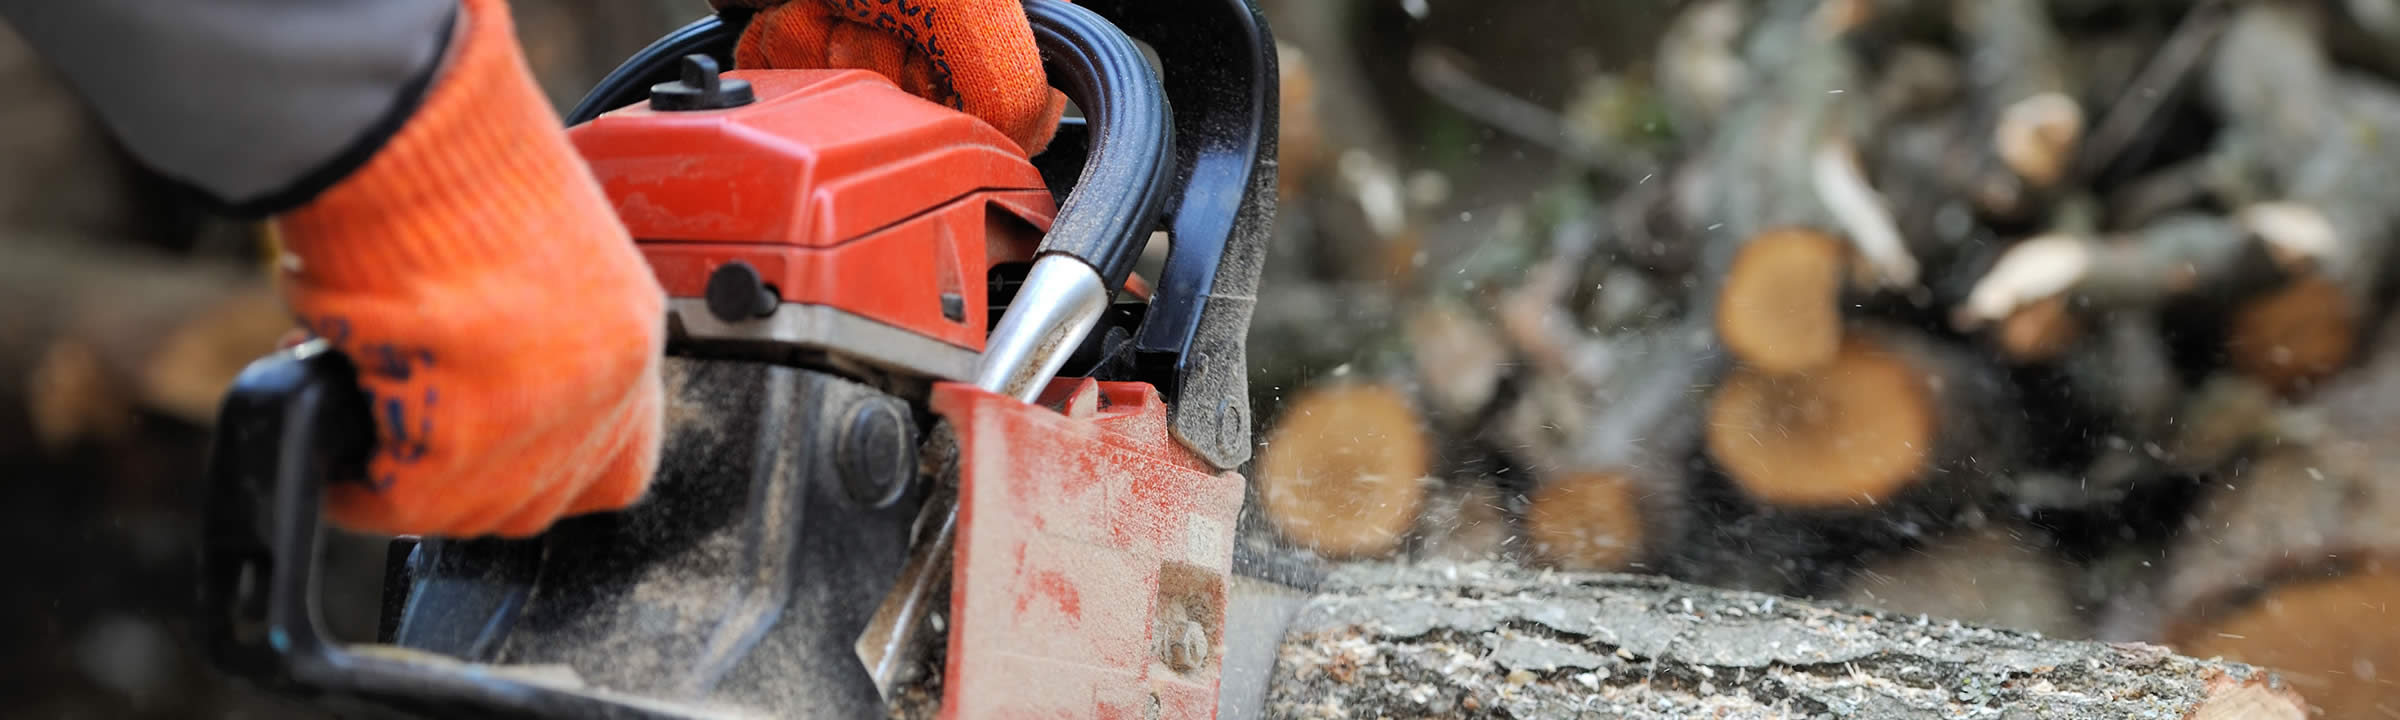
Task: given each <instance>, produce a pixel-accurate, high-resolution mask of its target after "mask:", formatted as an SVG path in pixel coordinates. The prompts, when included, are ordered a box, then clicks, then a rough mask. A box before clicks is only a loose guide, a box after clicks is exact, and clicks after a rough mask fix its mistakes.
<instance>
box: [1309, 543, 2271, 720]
mask: <svg viewBox="0 0 2400 720" xmlns="http://www.w3.org/2000/svg"><path fill="white" fill-rule="evenodd" d="M2228 713H2233V714H2228ZM1266 715H1267V716H1268V717H1309V718H1328V717H1354V718H1431V717H1442V718H1535V717H1540V718H1549V717H1614V718H1689V717H1710V718H1770V717H1773V718H1782V717H1845V718H1863V719H1867V720H1876V719H1884V718H1986V717H1988V718H2001V717H2042V718H2140V717H2156V718H2227V717H2257V718H2295V719H2296V718H2302V717H2306V715H2305V711H2304V710H2303V705H2302V700H2301V699H2300V697H2299V696H2298V695H2297V693H2295V692H2293V691H2292V690H2291V689H2290V688H2289V687H2288V686H2287V685H2286V684H2285V683H2283V681H2282V680H2281V679H2280V678H2278V677H2276V676H2274V675H2272V674H2270V673H2268V672H2265V671H2262V670H2259V669H2256V668H2252V667H2250V666H2247V665H2241V664H2237V663H2226V662H2216V661H2208V660H2199V659H2194V658H2189V657H2183V656H2178V655H2174V654H2172V653H2170V652H2168V651H2166V650H2164V649H2162V648H2158V647H2155V646H2148V645H2138V644H2105V643H2096V642H2084V641H2059V640H2052V639H2049V638H2045V637H2042V636H2040V635H2038V634H2033V633H2027V632H2018V631H2011V630H2000V629H1991V628H1985V627H1978V626H1972V625H1965V624H1961V623H1955V622H1947V621H1936V620H1931V619H1928V618H1921V617H1910V616H1902V615H1895V614H1888V613H1881V612H1875V611H1868V610H1862V609H1855V608H1851V607H1847V606H1840V605H1831V604H1816V603H1808V602H1800V601H1795V600H1792V599H1789V598H1782V597H1778V596H1774V595H1767V594H1760V593H1750V592H1738V591H1727V590H1718V589H1713V588H1708V587H1703V586H1698V585H1691V584H1685V583H1680V582H1675V581H1670V580H1665V579H1659V578H1650V577H1637V576H1627V575H1613V574H1577V573H1552V572H1535V571H1530V570H1524V569H1518V568H1510V567H1504V566H1499V565H1493V564H1486V563H1473V564H1450V563H1432V564H1425V565H1417V566H1392V565H1361V566H1353V567H1347V568H1343V569H1341V570H1338V571H1336V572H1335V573H1334V574H1333V575H1331V576H1330V577H1328V578H1327V580H1326V582H1325V584H1324V585H1322V586H1321V589H1320V591H1319V594H1318V595H1317V596H1316V597H1315V598H1314V599H1312V600H1311V601H1310V602H1309V603H1308V605H1307V606H1305V607H1304V608H1302V609H1301V611H1300V612H1299V614H1298V615H1297V616H1296V617H1295V619H1294V620H1293V623H1292V626H1291V627H1290V628H1289V629H1288V630H1287V632H1286V634H1285V640H1284V642H1283V645H1282V648H1281V649H1280V651H1279V656H1278V659H1277V663H1276V667H1275V670H1274V672H1273V684H1272V686H1271V689H1270V690H1269V696H1268V707H1267V712H1266Z"/></svg>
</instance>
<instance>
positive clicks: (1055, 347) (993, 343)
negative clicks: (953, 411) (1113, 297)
mask: <svg viewBox="0 0 2400 720" xmlns="http://www.w3.org/2000/svg"><path fill="white" fill-rule="evenodd" d="M1107 309H1108V288H1107V287H1106V286H1104V285H1102V284H1101V283H1100V273H1099V272H1098V271H1096V270H1093V269H1092V266H1091V265H1089V264H1086V263H1084V262H1083V261H1081V260H1077V259H1075V258H1073V257H1070V256H1066V255H1045V256H1043V257H1042V259H1040V260H1036V261H1034V263H1033V269H1032V270H1031V271H1029V272H1027V273H1026V274H1025V284H1024V285H1023V286H1021V287H1020V288H1018V290H1017V296H1016V299H1014V300H1011V301H1009V303H1008V312H1007V313H1005V314H1002V315H1001V316H1000V324H999V325H998V326H996V327H993V328H992V335H991V339H990V340H989V341H988V342H986V343H984V350H983V365H982V367H979V368H977V369H976V371H975V385H976V386H978V387H981V388H983V389H985V390H989V391H991V392H994V393H998V394H1001V395H1007V396H1009V397H1013V398H1016V399H1019V400H1023V401H1026V402H1033V400H1034V398H1036V397H1039V396H1040V395H1041V393H1042V388H1044V387H1046V386H1048V385H1049V381H1050V378H1051V376H1054V375H1057V374H1058V369H1059V368H1061V367H1064V366H1065V365H1066V364H1067V357H1068V356H1069V355H1073V354H1074V353H1075V347H1076V346H1077V345H1080V344H1082V343H1083V336H1084V335H1086V334H1088V333H1090V332H1091V331H1092V327H1093V326H1094V325H1098V324H1100V314H1101V312H1103V311H1105V310H1107Z"/></svg>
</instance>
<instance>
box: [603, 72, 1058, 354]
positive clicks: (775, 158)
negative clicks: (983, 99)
mask: <svg viewBox="0 0 2400 720" xmlns="http://www.w3.org/2000/svg"><path fill="white" fill-rule="evenodd" d="M724 77H725V78H728V79H734V80H743V81H747V82H749V83H750V84H751V87H752V88H753V91H754V92H755V93H756V95H757V100H756V101H755V102H752V103H749V104H747V105H742V106H739V107H733V108H726V109H723V110H708V111H688V110H686V111H657V110H652V109H650V108H649V107H647V106H644V105H633V106H628V107H625V108H621V109H618V110H615V111H612V112H609V113H606V114H603V115H601V116H600V117H598V118H596V119H594V120H592V121H591V122H588V123H584V124H582V125H578V126H576V127H574V128H572V129H571V130H570V131H569V136H570V137H571V138H572V140H573V142H574V143H575V145H576V147H577V148H578V150H579V151H580V152H581V153H582V155H583V157H584V159H585V161H586V162H587V163H588V164H589V165H590V166H591V168H592V172H593V174H594V175H595V176H596V177H597V178H598V179H599V181H600V186H601V189H602V190H603V191H604V192H605V193H606V194H607V196H608V198H609V201H610V202H611V203H612V204H613V205H614V206H615V208H616V212H617V217H619V218H620V219H621V220H622V221H623V222H624V224H625V227H626V229H627V230H628V231H629V232H630V233H631V234H632V235H633V237H634V238H635V241H636V242H637V243H639V244H640V245H641V248H642V253H643V255H645V256H646V257H647V258H648V259H649V261H650V265H651V267H652V268H653V270H654V271H655V272H656V273H657V275H658V279H659V282H660V284H661V285H662V286H664V288H665V289H666V291H667V295H668V297H670V298H674V299H696V298H700V297H702V296H703V295H704V290H705V288H706V286H707V284H708V278H709V275H710V273H713V272H715V271H716V270H717V268H718V267H720V266H722V265H724V264H726V263H728V262H732V261H736V260H739V261H742V262H745V263H747V264H749V265H750V266H752V267H753V268H756V269H757V270H758V273H759V275H760V276H762V277H763V278H764V279H765V280H766V283H767V285H768V286H770V287H771V288H772V289H773V290H774V292H775V293H776V294H777V295H778V296H780V297H781V298H782V300H783V301H784V302H786V303H793V304H800V305H808V306H816V307H823V308H831V309H834V310H838V311H841V312H844V313H848V314H850V315H854V316H857V317H860V318H864V319H867V320H870V321H873V322H876V323H879V324H882V325H885V326H888V327H890V328H894V329H898V330H901V331H903V332H906V333H908V334H911V335H916V336H922V337H926V338H931V339H934V340H938V341H940V342H942V343H945V344H948V345H952V346H955V347H958V348H962V349H966V350H972V351H980V350H982V348H983V343H984V335H985V331H986V329H987V325H988V320H989V316H988V314H987V309H986V302H987V298H986V293H985V273H986V271H987V270H989V269H990V268H991V267H992V266H993V265H997V264H1000V263H1005V262H1012V261H1022V260H1027V259H1029V258H1031V256H1032V254H1033V250H1034V247H1035V245H1036V244H1038V243H1039V242H1040V239H1041V233H1042V232H1043V231H1046V230H1048V228H1049V226H1050V220H1051V218H1052V217H1053V216H1054V215H1055V214H1056V213H1057V207H1056V205H1055V203H1053V201H1052V199H1051V195H1050V192H1049V190H1047V189H1046V187H1045V186H1044V184H1043V182H1042V176H1041V173H1040V172H1038V171H1036V170H1035V169H1034V167H1033V165H1032V164H1031V163H1030V162H1028V161H1027V160H1026V159H1025V157H1024V156H1023V155H1022V154H1020V153H1019V152H1018V151H1017V149H1016V146H1015V145H1014V144H1013V143H1011V142H1009V140H1008V138H1007V137H1006V136H1003V135H1001V134H1000V132H999V131H998V130H995V129H993V128H992V127H991V126H990V125H988V124H986V123H983V122H982V121H979V120H977V119H975V118H974V117H972V116H969V115H966V114H963V113H960V112H958V111H955V110H951V109H949V108H947V107H943V106H941V105H938V104H935V103H933V102H929V101H927V100H924V99H922V98H918V97H916V96H914V95H910V94H908V93H907V92H905V91H902V90H901V89H900V88H899V87H897V86H895V85H894V84H892V82H891V81H890V80H887V79H885V78H884V77H883V76H881V75H877V74H875V73H873V72H869V71H864V70H741V71H734V72H728V73H725V74H724ZM945 295H949V296H953V297H955V298H957V301H958V302H960V303H962V304H963V312H955V311H956V310H960V309H962V308H952V310H953V311H954V312H951V313H945V311H944V307H943V298H944V296H945ZM819 340H823V339H819ZM840 340H841V339H840V338H832V339H831V342H829V343H827V344H830V345H832V346H834V347H836V348H838V347H839V346H840Z"/></svg>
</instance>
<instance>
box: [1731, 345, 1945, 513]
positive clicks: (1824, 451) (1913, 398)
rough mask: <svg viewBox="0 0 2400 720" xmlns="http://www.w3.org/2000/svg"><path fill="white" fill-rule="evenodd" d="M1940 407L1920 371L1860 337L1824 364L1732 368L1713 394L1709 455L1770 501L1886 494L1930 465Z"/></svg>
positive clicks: (1870, 498)
mask: <svg viewBox="0 0 2400 720" xmlns="http://www.w3.org/2000/svg"><path fill="white" fill-rule="evenodd" d="M1934 406H1935V399H1934V397H1933V395H1932V392H1931V389H1930V388H1928V387H1927V386H1926V384H1925V382H1924V380H1923V378H1922V376H1921V375H1920V373H1919V372H1918V370H1917V369H1915V368H1913V367H1911V366H1910V365H1909V364H1908V363H1907V362H1906V361H1904V360H1902V359H1901V358H1900V357H1899V356H1897V355H1894V354H1892V353H1890V352H1888V351H1886V350H1885V349H1883V348H1880V347H1877V345H1876V344H1875V343H1873V342H1871V341H1869V340H1867V339H1865V338H1859V337H1855V336H1854V337H1852V338H1850V339H1848V340H1846V341H1845V342H1844V343H1843V344H1842V348H1841V351H1840V353H1839V354H1838V355H1837V356H1836V357H1835V358H1834V360H1833V362H1832V363H1831V364H1829V365H1827V366H1826V367H1825V368H1823V369H1820V370H1815V371H1810V372H1807V373H1803V374H1798V375H1790V376H1781V377H1778V376H1772V375H1768V374H1765V373H1761V372H1758V371H1756V370H1753V369H1749V368H1741V369H1737V370H1735V371H1734V372H1733V374H1732V375H1730V376H1729V377H1727V378H1726V380H1725V383H1724V384H1723V385H1722V386H1720V387H1719V388H1718V389H1717V392H1716V395H1715V396H1714V397H1712V398H1710V401H1709V409H1708V412H1709V423H1708V441H1707V444H1708V453H1709V455H1710V457H1712V458H1714V459H1715V460H1716V462H1717V463H1718V464H1720V465H1722V466H1724V468H1725V469H1726V471H1727V472H1728V473H1729V474H1731V475H1732V477H1733V479H1734V481H1735V483H1736V484H1737V485H1739V486H1740V487H1741V488H1742V489H1743V490H1744V491H1745V492H1747V493H1748V494H1749V495H1750V496H1751V497H1752V498H1753V499H1756V500H1758V501H1760V502H1764V503H1767V504H1770V505H1779V506H1786V507H1828V506H1833V507H1838V506H1849V505H1859V504H1867V503H1874V502H1880V501H1883V500H1886V499H1890V498H1892V497H1893V496H1895V495H1897V494H1898V493H1900V492H1901V491H1903V490H1905V489H1907V488H1908V487H1909V486H1911V485H1912V484H1913V483H1915V482H1916V481H1917V479H1918V478H1919V477H1920V476H1922V475H1923V473H1924V471H1925V469H1926V466H1927V465H1928V464H1930V463H1931V461H1932V449H1933V443H1934V440H1935V430H1936V420H1935V418H1934V411H1935V407H1934Z"/></svg>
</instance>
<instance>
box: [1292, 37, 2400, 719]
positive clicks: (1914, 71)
mask: <svg viewBox="0 0 2400 720" xmlns="http://www.w3.org/2000/svg"><path fill="white" fill-rule="evenodd" d="M2394 6H2395V4H2393V3H2377V2H2346V3H2336V2H2301V1H2298V0H2245V1H2238V2H2236V1H2227V2H2206V1H2203V2H2191V3H2164V2H2127V1H2122V0H2120V1H2115V2H2104V1H2099V0H2087V1H2080V2H2078V1H2069V0H2050V1H2048V2H2043V1H2037V0H2025V1H2023V2H2015V1H2008V0H1823V1H1819V0H1747V1H1744V0H1699V1H1696V2H1689V3H1683V4H1681V5H1680V6H1679V9H1678V10H1677V12H1678V13H1679V15H1678V16H1676V17H1675V19H1674V20H1673V21H1672V22H1671V23H1670V24H1669V26H1668V27H1667V29H1666V31H1665V32H1663V33H1661V34H1660V40H1659V42H1658V45H1657V47H1656V49H1655V57H1654V59H1653V61H1652V63H1650V64H1649V65H1648V66H1647V67H1643V68H1640V69H1639V71H1638V72H1633V73H1627V74H1624V75H1619V76H1611V77H1607V78H1604V79H1601V80H1595V81H1594V82H1593V83H1592V84H1591V89H1590V93H1588V95H1589V96H1588V97H1582V98H1577V99H1575V100H1574V101H1573V102H1571V103H1569V104H1570V105H1571V107H1568V108H1566V109H1563V110H1560V111H1557V113H1558V115H1557V117H1558V118H1559V119H1560V123H1561V126H1562V127H1564V128H1565V129H1564V130H1562V131H1561V132H1562V133H1563V136H1564V137H1553V138H1543V140H1545V141H1547V142H1550V143H1551V144H1552V145H1554V146H1556V147H1558V148H1560V149H1561V154H1562V156H1570V158H1571V159H1572V160H1573V164H1577V165H1579V167H1580V168H1581V169H1580V170H1579V171H1577V172H1576V173H1573V175H1574V177H1573V180H1572V182H1568V183H1565V189H1563V190H1558V191H1555V192H1548V193H1545V194H1544V195H1543V196H1542V197H1539V198H1535V199H1533V200H1530V201H1528V202H1526V203H1525V204H1524V206H1523V207H1520V208H1515V209H1513V210H1512V213H1513V214H1512V215H1511V217H1512V219H1513V221H1512V222H1509V223H1501V224H1499V225H1496V226H1495V229H1494V230H1492V231H1491V234H1490V235H1489V236H1488V237H1486V238H1484V240H1483V242H1484V243H1486V244H1487V245H1488V246H1489V247H1486V248H1481V249H1479V250H1478V251H1477V252H1475V253H1472V254H1471V255H1470V257H1471V259H1472V260H1471V261H1470V262H1463V263H1460V264H1454V265H1434V266H1429V267H1426V268H1423V269H1422V270H1420V271H1419V273H1418V278H1419V279H1418V280H1415V281H1412V282H1411V283H1408V284H1406V288H1405V289H1404V290H1401V291H1395V292H1391V293H1387V294H1385V295H1377V296H1375V297H1373V298H1371V299H1358V296H1356V295H1354V294H1350V293H1348V292H1346V291H1345V290H1344V289H1343V288H1340V287H1330V286H1327V287H1318V288H1316V289H1314V290H1311V289H1308V288H1297V289H1295V288H1282V289H1277V288H1270V289H1269V290H1268V291H1267V292H1268V293H1269V294H1278V293H1280V294H1279V295H1277V297H1279V298H1281V301H1280V302H1273V301H1271V302H1266V303H1262V308H1261V315H1260V319H1259V327H1258V329H1257V331H1256V332H1258V333H1259V334H1260V338H1261V339H1260V340H1259V341H1256V342H1254V343H1253V347H1258V348H1261V350H1260V351H1259V352H1260V353H1261V354H1262V356H1264V357H1262V359H1261V364H1262V370H1261V373H1262V375H1261V377H1260V380H1259V382H1258V383H1257V385H1258V386H1259V387H1260V388H1261V390H1260V391H1259V392H1260V393H1261V398H1260V405H1261V407H1263V408H1267V409H1268V410H1267V411H1268V412H1271V413H1273V415H1274V417H1273V418H1271V424H1270V425H1269V431H1268V432H1267V433H1266V435H1265V436H1264V437H1263V438H1262V440H1261V442H1262V447H1261V450H1260V456H1259V459H1258V462H1257V465H1256V467H1255V468H1254V470H1253V472H1252V473H1251V474H1252V477H1253V478H1254V502H1253V505H1254V506H1255V507H1256V508H1257V510H1258V513H1259V514H1260V515H1261V516H1262V518H1263V520H1264V522H1263V523H1262V524H1263V525H1264V526H1265V527H1266V528H1267V529H1268V530H1269V531H1270V532H1271V533H1272V535H1273V536H1274V537H1275V538H1276V539H1278V540H1279V541H1281V542H1284V543H1288V544H1290V545H1292V546H1297V547H1300V548H1304V549H1307V550H1309V551H1312V552H1315V553H1317V554H1319V555H1321V556H1324V557H1326V558H1331V559H1335V560H1364V559H1374V560H1390V559H1410V558H1435V557H1441V558H1471V559H1480V558H1497V559H1501V560H1507V561H1514V562H1522V563H1528V564H1536V565H1541V566H1547V567H1558V568H1564V569H1576V570H1609V571H1627V572H1637V573H1655V574H1662V575H1667V576H1671V577H1675V578H1678V579H1683V580H1691V581H1698V582H1703V583H1708V584H1713V585H1718V586H1726V587H1737V588H1743V589H1752V590H1764V591H1769V592H1777V593H1784V594H1788V595H1792V596H1800V597H1818V598H1825V599H1830V600H1847V601H1852V602H1857V603H1862V604H1868V605H1878V606H1882V607H1885V608H1887V609H1894V610H1900V611H1904V612H1911V613H1916V612H1923V613H1928V614H1930V615H1933V616H1936V617H1950V618H1959V619H1965V620H1972V621H1980V622H1990V623H1996V624H2005V625H2011V626H2016V627H2022V628H2028V629H2034V630H2039V631H2042V632H2045V633H2049V634H2053V635H2059V636H2068V637H2093V638H2101V639H2109V640H2135V641H2147V642H2156V643H2161V644H2165V645H2168V646H2171V647H2173V648H2175V649H2177V650H2179V651H2184V652H2188V653H2193V654H2197V655H2200V656H2203V657H2206V656H2210V655H2223V656H2225V657H2228V658H2232V659H2237V660H2244V661H2249V662H2256V663H2260V664H2265V665H2269V666H2274V667H2277V668H2279V669H2282V670H2285V671H2286V672H2287V673H2288V674H2289V676H2290V677H2292V678H2293V679H2294V681H2295V683H2297V684H2298V685H2299V686H2300V688H2301V689H2302V691H2303V692H2304V693H2305V694H2307V695H2308V696H2309V698H2310V700H2311V701H2312V702H2315V703H2317V704H2318V705H2321V706H2323V707H2324V708H2326V709H2327V710H2328V712H2329V713H2330V715H2331V716H2336V717H2359V716H2372V714H2373V713H2372V712H2371V710H2370V709H2372V708H2376V707H2379V705H2378V703H2380V707H2400V686H2395V685H2393V684H2391V683H2389V682H2387V681H2382V680H2378V679H2377V674H2378V668H2383V669H2388V670H2392V671H2394V672H2400V622H2394V620H2395V617H2393V616H2390V615H2389V613H2391V612H2394V609H2395V608H2400V567H2394V568H2391V569H2389V570H2387V568H2386V566H2385V564H2384V563H2386V562H2387V561H2392V560H2393V559H2395V558H2400V444H2395V441H2400V338H2388V339H2387V337H2386V335H2387V333H2385V332H2383V331H2384V330H2385V328H2386V327H2387V326H2394V324H2395V323H2400V316H2394V315H2392V314H2391V313H2389V312H2388V309H2389V305H2390V302H2389V297H2390V295H2391V294H2392V291H2393V290H2394V289H2395V288H2394V287H2393V286H2394V285H2395V284H2400V283H2392V282H2389V278H2390V277H2391V275H2392V272H2393V264H2394V262H2395V259H2394V258H2392V257H2391V253H2388V252H2387V249H2388V248H2389V247H2391V242H2392V238H2393V236H2394V234H2395V232H2400V226H2396V223H2400V75H2394V74H2392V73H2391V72H2390V71H2391V70H2392V69H2393V67H2394V66H2395V64H2394V63H2393V62H2391V59H2392V58H2391V57H2387V54H2390V55H2400V53H2393V51H2392V50H2390V47H2392V46H2391V45H2389V44H2385V43H2381V42H2380V39H2381V38H2382V37H2383V36H2382V35H2379V34H2378V33H2380V32H2381V30H2380V29H2383V28H2387V26H2388V25H2391V23H2388V22H2387V23H2382V24H2378V23H2379V22H2381V20H2382V17H2381V16H2380V15H2377V14H2376V13H2374V12H2372V11H2373V9H2375V8H2384V9H2386V10H2400V7H2394ZM2391 17H2393V18H2400V14H2393V15H2392V16H2391ZM1317 60H1318V59H1317V58H1311V61H1312V62H1315V61H1317ZM1420 60H1421V61H1420V67H1433V68H1434V69H1435V70H1440V71H1442V72H1443V73H1449V75H1443V77H1448V78H1450V80H1456V81H1459V82H1466V81H1465V80H1458V79H1457V78H1455V77H1451V76H1452V75H1455V74H1456V72H1455V71H1456V70H1457V68H1455V67H1451V66H1440V65H1426V64H1424V63H1425V62H1429V61H1424V60H1423V59H1420ZM1432 74H1439V73H1427V75H1432ZM1421 77H1422V75H1421ZM1437 79H1439V78H1437ZM1434 92H1435V94H1437V95H1438V94H1440V93H1439V88H1435V89H1434ZM1628 107H1631V108H1636V109H1635V110H1632V111H1627V110H1625V109H1624V108H1628ZM1577 108H1586V109H1588V108H1601V109H1603V110H1608V109H1611V108H1613V109H1614V111H1613V112H1612V111H1595V112H1578V110H1577ZM1659 117H1663V118H1666V125H1668V127H1667V128H1665V129H1664V130H1663V131H1660V132H1650V133H1647V134H1643V133H1632V132H1616V131H1614V130H1612V129H1611V127H1610V126H1609V125H1608V123H1612V122H1614V123H1647V122H1654V120H1650V118H1659ZM1576 123H1583V124H1584V125H1583V126H1582V127H1585V128H1586V129H1585V130H1583V131H1577V130H1576V127H1577V125H1576ZM1595 124H1596V125H1595ZM1595 127H1596V128H1597V129H1590V128H1595ZM1645 127H1646V126H1645ZM1622 129H1623V128H1616V130H1622ZM1287 131H1288V130H1287ZM1502 131H1503V132H1505V131H1507V128H1502ZM1637 134H1638V135H1643V136H1644V137H1657V136H1665V137H1668V138H1671V141H1670V142H1667V143H1665V146H1664V147H1655V146H1643V147H1640V148H1638V149H1636V148H1631V146H1630V145H1629V144H1625V143H1612V142H1611V138H1618V139H1621V138H1626V137H1632V136H1634V135H1637ZM1495 258H1498V259H1497V260H1495ZM1312 293H1313V294H1312ZM2387 318H2391V319H2389V320H2387ZM1327 348H1336V349H1327ZM1275 353H1282V355H1276V354H1275ZM1310 353H1316V354H1317V355H1318V356H1320V360H1322V358H1324V357H1334V358H1337V359H1338V361H1316V362H1304V361H1300V360H1295V359H1294V358H1295V357H1298V356H1305V355H1308V354H1310Z"/></svg>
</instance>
